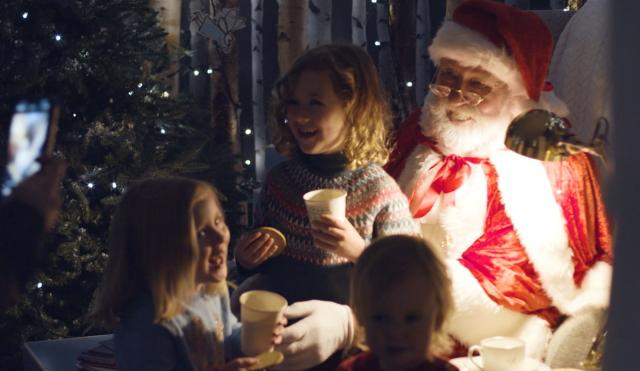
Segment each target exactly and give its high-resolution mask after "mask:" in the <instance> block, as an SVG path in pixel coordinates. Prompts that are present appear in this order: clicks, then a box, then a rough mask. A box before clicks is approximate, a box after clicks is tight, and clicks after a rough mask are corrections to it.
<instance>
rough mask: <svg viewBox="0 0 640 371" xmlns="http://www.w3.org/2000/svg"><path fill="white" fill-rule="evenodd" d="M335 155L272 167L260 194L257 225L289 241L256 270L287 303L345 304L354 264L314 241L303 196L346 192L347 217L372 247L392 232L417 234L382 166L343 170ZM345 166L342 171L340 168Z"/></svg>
mask: <svg viewBox="0 0 640 371" xmlns="http://www.w3.org/2000/svg"><path fill="white" fill-rule="evenodd" d="M340 158H341V157H336V155H324V156H323V155H317V156H308V155H307V156H304V157H303V158H302V159H293V160H290V161H286V162H283V163H280V164H278V165H277V166H276V167H274V168H273V169H272V170H271V171H270V172H269V174H268V175H267V179H266V182H265V186H264V189H263V191H262V194H261V199H260V204H259V210H258V213H257V214H258V216H257V220H256V222H257V223H256V224H257V226H261V225H268V226H271V227H274V228H276V229H278V230H280V231H281V232H282V233H284V235H285V237H286V238H287V247H286V248H285V250H284V252H283V253H282V254H281V255H280V256H277V257H275V258H272V259H269V260H267V261H266V262H265V263H264V264H263V265H262V266H261V267H259V268H258V270H259V271H260V272H262V273H264V274H265V275H266V276H267V277H268V278H269V280H270V284H269V285H267V286H268V287H264V286H263V287H262V288H269V289H271V290H274V291H276V292H280V293H281V294H283V295H284V296H285V297H286V298H287V300H289V302H290V303H291V302H293V301H298V300H309V299H323V300H332V301H337V302H342V303H345V302H346V301H347V299H348V287H349V274H350V271H351V267H352V264H351V263H350V262H349V261H348V260H347V259H346V258H343V257H341V256H339V255H336V254H334V253H333V252H330V251H327V250H324V249H320V248H318V247H316V246H315V245H314V243H313V238H312V236H311V228H310V224H309V219H308V217H307V211H306V207H305V204H304V201H303V199H302V196H303V195H304V194H305V193H306V192H308V191H311V190H314V189H319V188H337V189H344V190H345V191H347V204H346V217H347V219H348V220H349V222H350V223H351V224H352V225H353V226H354V227H355V229H356V230H357V231H358V232H359V233H360V236H362V238H363V239H364V241H365V244H367V245H368V244H369V243H370V242H371V241H372V239H374V238H376V237H379V236H384V235H390V234H402V233H406V234H413V235H415V234H417V226H416V225H415V223H414V221H413V218H412V216H411V213H410V211H409V207H408V203H407V199H406V197H405V196H404V194H403V193H402V191H401V190H400V188H399V187H398V185H397V184H396V182H395V180H394V179H393V178H391V177H390V176H389V175H388V174H387V173H386V172H385V171H384V170H383V169H382V168H381V167H380V166H378V165H374V164H370V165H367V166H364V167H362V168H358V169H355V170H353V171H347V170H344V167H343V165H344V163H340ZM340 165H342V167H340Z"/></svg>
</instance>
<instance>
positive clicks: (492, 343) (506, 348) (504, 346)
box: [467, 336, 525, 371]
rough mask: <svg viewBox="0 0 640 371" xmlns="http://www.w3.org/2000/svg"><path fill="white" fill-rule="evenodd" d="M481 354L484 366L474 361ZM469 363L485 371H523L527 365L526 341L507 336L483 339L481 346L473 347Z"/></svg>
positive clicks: (470, 349)
mask: <svg viewBox="0 0 640 371" xmlns="http://www.w3.org/2000/svg"><path fill="white" fill-rule="evenodd" d="M476 352H479V353H480V357H481V358H482V365H479V364H477V363H476V362H475V361H474V360H473V356H474V354H475V353H476ZM467 357H468V358H469V361H470V362H471V363H473V364H474V365H475V366H476V367H478V368H479V369H480V370H483V371H517V370H523V369H524V364H525V353H524V341H522V340H520V339H518V338H512V337H506V336H494V337H490V338H486V339H483V340H482V341H481V342H480V345H472V346H471V347H470V348H469V353H468V354H467Z"/></svg>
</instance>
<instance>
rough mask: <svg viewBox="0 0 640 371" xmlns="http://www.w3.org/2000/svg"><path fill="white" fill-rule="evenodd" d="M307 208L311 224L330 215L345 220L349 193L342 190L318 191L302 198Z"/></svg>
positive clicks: (306, 194) (308, 193)
mask: <svg viewBox="0 0 640 371" xmlns="http://www.w3.org/2000/svg"><path fill="white" fill-rule="evenodd" d="M302 198H303V199H304V203H305V205H306V206H307V215H308V216H309V222H312V223H313V221H315V220H317V219H318V218H320V217H321V216H322V215H326V214H329V215H331V216H334V217H336V218H338V219H344V218H345V215H346V210H347V191H345V190H342V189H316V190H315V191H311V192H307V193H305V194H304V196H302Z"/></svg>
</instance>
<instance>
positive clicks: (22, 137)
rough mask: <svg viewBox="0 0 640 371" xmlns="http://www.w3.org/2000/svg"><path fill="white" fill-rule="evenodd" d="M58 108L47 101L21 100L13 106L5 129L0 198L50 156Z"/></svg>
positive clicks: (41, 99) (44, 99)
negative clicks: (7, 144)
mask: <svg viewBox="0 0 640 371" xmlns="http://www.w3.org/2000/svg"><path fill="white" fill-rule="evenodd" d="M58 114H59V107H58V105H57V104H54V103H53V102H52V100H51V99H48V98H37V99H29V100H27V99H24V100H20V101H18V102H17V103H16V104H15V109H14V114H13V117H12V118H11V125H10V126H9V146H8V148H7V151H8V153H7V165H6V167H5V174H4V178H3V180H2V195H3V196H5V197H6V196H8V195H10V194H11V191H12V190H13V188H15V187H16V186H17V185H18V184H20V183H22V181H24V180H25V179H27V178H29V177H30V176H31V175H33V174H34V173H36V172H37V171H38V170H40V163H39V162H38V161H37V159H38V158H39V157H40V156H42V155H50V154H51V153H52V152H53V146H54V144H55V135H56V132H57V121H58Z"/></svg>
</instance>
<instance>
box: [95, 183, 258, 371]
mask: <svg viewBox="0 0 640 371" xmlns="http://www.w3.org/2000/svg"><path fill="white" fill-rule="evenodd" d="M110 232H111V234H110V241H109V254H110V255H109V261H108V263H107V268H106V270H105V273H104V279H103V283H102V286H101V288H100V290H99V291H98V297H97V301H96V307H95V310H94V316H95V318H96V320H98V321H99V322H100V323H102V324H105V325H110V326H115V334H114V338H115V345H116V362H117V366H118V370H120V371H122V370H125V371H126V370H241V369H245V368H246V367H248V366H250V365H252V364H254V363H255V359H254V358H236V359H234V360H232V361H230V362H226V361H225V358H227V359H229V358H233V357H237V356H238V355H240V352H239V348H240V347H239V331H240V325H239V323H238V322H237V320H236V318H235V317H234V316H233V314H231V312H230V310H229V300H228V295H227V291H226V277H227V265H226V255H227V249H228V244H229V229H228V228H227V225H226V224H225V219H224V213H223V211H222V208H221V205H220V202H219V200H218V197H217V196H216V192H215V190H214V189H213V188H212V187H211V186H210V185H208V184H206V183H203V182H199V181H195V180H191V179H186V178H156V179H149V180H144V181H141V182H139V183H137V184H135V185H133V186H131V187H130V188H129V190H128V191H127V192H126V194H125V195H124V196H123V197H122V200H121V201H120V204H119V205H118V208H117V210H116V213H115V215H114V217H113V221H112V224H111V231H110ZM225 356H226V357H225Z"/></svg>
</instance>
